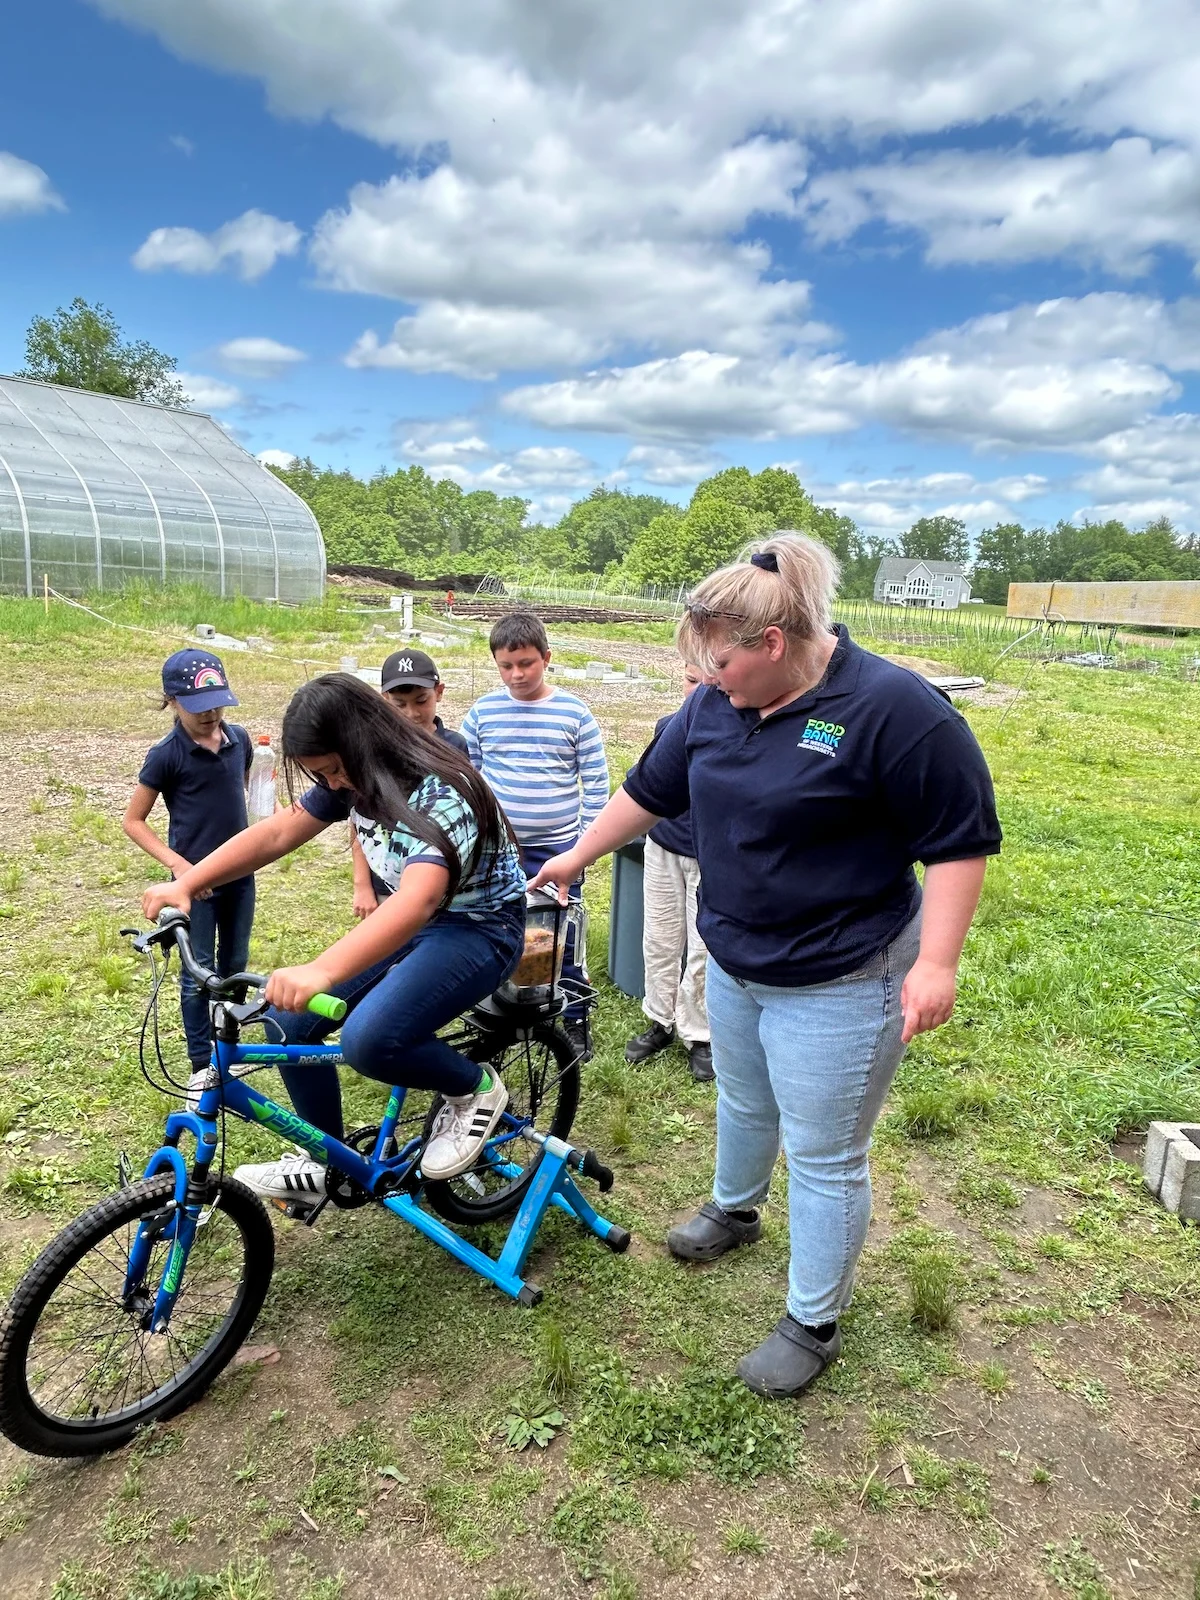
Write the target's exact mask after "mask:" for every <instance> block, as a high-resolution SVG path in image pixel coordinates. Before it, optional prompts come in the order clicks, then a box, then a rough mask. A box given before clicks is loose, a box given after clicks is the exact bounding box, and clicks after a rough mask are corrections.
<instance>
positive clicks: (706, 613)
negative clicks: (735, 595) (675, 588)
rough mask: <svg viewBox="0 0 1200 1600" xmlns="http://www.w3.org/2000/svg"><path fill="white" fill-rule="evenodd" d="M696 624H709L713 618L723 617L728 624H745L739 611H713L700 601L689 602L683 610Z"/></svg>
mask: <svg viewBox="0 0 1200 1600" xmlns="http://www.w3.org/2000/svg"><path fill="white" fill-rule="evenodd" d="M683 609H684V610H685V611H686V612H687V614H688V616H689V617H692V618H693V619H694V620H695V621H696V622H711V621H712V620H713V618H714V617H724V618H725V619H726V621H728V622H745V620H746V619H745V617H744V616H743V615H742V613H741V612H740V611H715V610H714V609H713V608H712V606H706V605H705V604H704V603H703V602H702V601H700V600H689V601H688V602H687V604H686V605H685V606H684V608H683Z"/></svg>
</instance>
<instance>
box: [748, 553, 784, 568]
mask: <svg viewBox="0 0 1200 1600" xmlns="http://www.w3.org/2000/svg"><path fill="white" fill-rule="evenodd" d="M750 565H751V566H752V567H761V568H762V569H763V571H764V572H778V571H779V557H778V556H777V555H776V554H775V552H774V550H756V551H755V552H754V554H753V555H752V556H751V557H750Z"/></svg>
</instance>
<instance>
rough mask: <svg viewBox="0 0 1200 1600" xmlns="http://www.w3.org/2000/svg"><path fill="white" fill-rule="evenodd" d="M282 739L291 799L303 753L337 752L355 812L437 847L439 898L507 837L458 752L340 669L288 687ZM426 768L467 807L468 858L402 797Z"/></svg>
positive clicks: (299, 781)
mask: <svg viewBox="0 0 1200 1600" xmlns="http://www.w3.org/2000/svg"><path fill="white" fill-rule="evenodd" d="M282 745H283V762H284V773H285V776H286V778H287V788H288V795H289V797H290V798H291V799H292V800H295V799H296V796H297V793H298V792H299V791H301V790H302V789H304V788H305V787H307V780H308V778H309V776H310V775H309V774H308V773H307V772H306V771H305V768H304V762H305V760H306V759H307V758H309V757H311V756H337V757H338V759H339V760H340V761H341V763H342V766H343V767H344V768H345V771H346V776H347V778H349V780H350V782H351V784H352V785H353V788H354V793H355V808H356V809H357V810H359V811H361V813H362V814H363V816H367V817H370V818H371V819H372V820H373V821H375V822H380V823H383V824H384V825H385V826H387V827H389V828H395V827H397V826H399V827H403V828H405V829H407V831H408V832H410V833H413V834H415V835H416V837H417V838H418V839H421V840H422V841H423V842H424V843H425V844H428V845H432V846H433V848H434V849H435V850H439V851H440V852H441V853H442V855H444V856H445V858H446V866H447V868H448V870H449V873H450V884H449V887H448V888H447V890H446V901H445V903H446V904H448V903H449V902H450V901H451V900H452V899H453V898H454V896H455V895H456V894H457V893H458V887H459V884H460V883H461V882H462V880H463V878H464V877H466V876H468V875H469V874H470V873H471V872H472V871H474V869H475V866H476V864H477V863H478V862H479V860H480V859H481V857H482V856H483V855H484V854H485V853H486V854H487V855H489V856H490V857H491V858H492V859H494V858H495V856H496V855H497V854H498V852H499V851H500V850H501V849H502V848H503V847H504V846H505V845H506V844H507V843H508V841H509V840H510V839H512V829H511V827H510V826H509V822H508V818H507V817H506V816H505V815H504V813H503V811H501V809H500V806H499V804H498V803H497V800H496V797H495V795H493V793H492V791H491V790H490V789H489V788H488V786H487V784H486V783H485V782H484V781H483V779H482V778H481V777H480V775H479V774H478V773H477V772H476V771H475V768H474V767H473V766H472V765H471V763H470V762H469V761H468V760H467V758H466V756H465V755H463V754H462V753H461V751H458V750H455V749H453V748H452V747H451V746H450V745H448V744H447V743H446V741H445V740H444V739H442V738H439V737H438V735H437V734H436V733H430V732H429V731H428V730H427V729H425V728H421V727H418V725H417V724H416V723H415V722H410V721H409V720H408V719H407V718H405V717H402V716H401V715H400V713H399V712H398V711H397V710H396V709H395V707H394V706H393V705H391V703H390V702H389V701H388V700H387V699H385V697H384V696H383V695H381V694H378V693H376V691H375V690H374V689H369V688H368V687H367V685H366V684H365V683H363V682H362V680H361V679H359V678H355V677H353V676H352V675H351V674H350V673H348V672H327V673H325V674H323V675H322V676H321V677H319V678H311V679H310V680H309V681H308V682H307V683H305V684H302V685H301V686H300V688H299V689H297V690H296V692H295V694H294V695H293V696H292V698H291V702H290V704H289V705H288V708H287V710H286V711H285V712H284V714H283V740H282ZM430 773H433V775H434V776H435V777H437V778H440V779H441V780H442V782H443V783H446V784H448V785H449V786H450V787H451V788H452V789H456V790H457V791H458V793H459V794H460V795H462V797H463V799H464V800H465V801H466V802H467V804H468V805H469V806H470V808H471V810H472V811H473V812H474V814H475V822H476V826H477V827H478V830H479V831H478V837H477V838H476V841H475V848H474V849H473V850H472V852H471V858H470V860H469V861H461V860H460V859H459V856H458V851H457V850H456V849H455V846H454V845H453V843H452V842H451V840H450V837H449V835H448V834H447V833H446V831H445V829H444V828H441V827H439V826H438V824H437V823H436V822H435V821H434V820H433V818H432V817H429V816H426V815H425V813H424V812H421V811H416V810H414V808H413V807H412V806H410V805H409V803H408V797H409V795H410V794H411V793H412V791H413V790H414V789H415V788H416V787H417V785H418V784H419V783H420V782H421V779H422V778H425V777H427V776H428V775H429V774H430Z"/></svg>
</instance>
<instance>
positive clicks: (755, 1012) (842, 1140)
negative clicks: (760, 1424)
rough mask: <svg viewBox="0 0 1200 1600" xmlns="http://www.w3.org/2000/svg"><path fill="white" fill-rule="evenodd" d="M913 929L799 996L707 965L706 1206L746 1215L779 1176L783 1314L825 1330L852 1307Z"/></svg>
mask: <svg viewBox="0 0 1200 1600" xmlns="http://www.w3.org/2000/svg"><path fill="white" fill-rule="evenodd" d="M920 929H921V919H920V916H919V915H918V916H916V917H914V918H913V920H912V921H911V922H910V923H909V924H908V926H907V927H906V928H904V929H902V930H901V932H900V933H899V934H898V935H897V937H896V938H895V939H894V940H893V941H892V943H891V944H890V945H888V946H887V947H886V949H884V950H882V951H880V953H879V955H877V956H875V957H874V958H873V959H872V960H871V961H869V962H868V963H867V964H866V966H865V967H861V968H860V969H859V970H858V971H857V972H852V973H849V974H847V976H846V977H844V978H836V979H834V980H833V981H832V982H831V983H817V984H813V985H811V986H810V987H807V988H803V989H774V988H769V987H768V986H767V985H766V984H761V983H746V982H743V981H742V980H741V979H740V978H731V977H730V976H729V974H728V973H727V972H724V971H723V970H722V969H721V968H720V967H719V966H718V965H717V964H716V962H715V961H714V960H713V959H712V957H711V956H710V957H709V962H708V976H707V989H706V1000H707V1004H708V1019H709V1023H710V1025H711V1028H712V1052H713V1065H714V1067H715V1068H716V1074H717V1170H716V1178H715V1181H714V1184H713V1199H714V1200H715V1201H716V1203H717V1204H718V1205H719V1206H722V1207H724V1209H725V1210H726V1211H741V1210H747V1209H749V1208H750V1207H752V1206H757V1205H759V1204H760V1203H761V1202H762V1201H763V1200H765V1199H766V1196H767V1187H768V1185H769V1183H770V1181H771V1172H772V1169H773V1168H774V1166H775V1161H776V1158H777V1157H778V1155H779V1150H780V1145H781V1144H782V1147H783V1151H784V1154H785V1156H786V1159H787V1168H788V1221H789V1226H790V1229H791V1238H792V1251H791V1267H790V1270H789V1273H788V1296H787V1308H788V1311H789V1312H790V1313H791V1315H792V1316H793V1317H795V1318H796V1319H797V1321H799V1322H803V1323H807V1324H809V1325H813V1326H820V1325H821V1324H822V1323H826V1322H833V1321H834V1320H835V1319H836V1318H837V1317H838V1316H840V1314H841V1313H842V1312H843V1311H844V1310H845V1309H846V1307H847V1306H848V1305H849V1303H850V1296H851V1293H852V1291H853V1288H854V1269H855V1266H856V1264H857V1262H858V1257H859V1255H860V1253H861V1251H862V1247H863V1244H864V1243H865V1241H866V1237H867V1224H868V1223H869V1222H870V1220H871V1176H870V1172H869V1169H868V1166H867V1152H868V1150H869V1149H870V1147H871V1131H872V1129H873V1128H874V1126H875V1122H876V1119H877V1118H878V1116H879V1113H880V1111H881V1110H882V1108H883V1102H884V1099H885V1097H886V1095H887V1092H888V1088H889V1087H890V1085H891V1082H892V1078H893V1077H894V1076H895V1073H896V1068H897V1067H898V1066H899V1065H900V1058H901V1056H902V1055H903V1054H904V1046H903V1045H902V1044H901V1043H900V1033H901V1029H902V1026H903V1018H902V1016H901V1013H900V989H901V986H902V984H903V982H904V978H905V974H906V973H907V972H908V969H909V968H910V967H911V966H912V964H913V962H914V961H915V960H916V957H917V949H918V945H919V942H920Z"/></svg>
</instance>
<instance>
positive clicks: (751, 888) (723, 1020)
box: [531, 533, 1000, 1399]
mask: <svg viewBox="0 0 1200 1600" xmlns="http://www.w3.org/2000/svg"><path fill="white" fill-rule="evenodd" d="M837 577H838V567H837V562H836V561H835V559H834V557H833V555H832V554H831V552H830V551H829V550H828V549H827V548H826V547H825V546H824V545H823V544H820V543H819V542H818V541H816V540H815V539H810V538H808V537H806V536H805V535H802V534H797V533H780V534H776V535H775V536H774V537H772V538H770V539H767V540H765V541H763V542H761V543H759V544H758V545H755V546H751V547H750V549H749V550H747V551H746V552H745V553H744V554H743V556H742V558H741V559H740V560H739V561H737V562H735V563H733V564H732V565H731V566H728V567H723V568H721V570H720V571H718V572H715V573H713V575H712V576H711V577H709V578H707V579H705V581H704V582H703V583H702V584H700V586H699V587H698V588H697V589H696V591H695V592H694V594H693V595H692V597H691V599H690V601H689V603H688V605H687V608H686V610H685V613H684V617H683V620H682V622H681V624H680V628H679V647H680V650H681V652H682V653H683V655H684V656H685V658H686V659H688V660H694V661H696V662H698V663H699V665H700V667H701V669H702V670H703V672H704V674H705V684H704V687H702V688H700V689H698V690H697V691H696V693H695V694H694V695H692V696H691V698H690V699H689V700H688V701H687V702H686V703H685V705H684V706H683V708H682V709H681V710H680V711H678V712H677V713H676V714H675V716H674V717H672V718H671V720H670V721H669V722H668V723H667V725H666V727H665V728H664V729H663V731H662V733H661V735H660V736H659V737H658V738H657V739H656V740H655V742H654V743H653V744H652V745H651V746H650V749H649V750H648V751H647V752H646V754H645V755H644V756H643V757H642V758H641V760H640V761H639V762H638V765H637V767H636V768H635V769H634V771H632V772H631V773H630V774H629V775H628V777H627V778H626V779H625V782H624V785H623V786H622V787H621V788H620V789H618V790H617V792H616V794H615V795H613V797H612V799H611V800H610V801H609V803H608V805H607V806H606V807H605V809H604V810H603V811H602V812H601V814H600V816H599V817H598V818H597V820H596V821H595V822H594V823H593V824H592V826H591V827H590V828H589V829H588V830H587V831H586V832H585V833H584V835H583V837H582V838H581V839H580V841H579V843H578V844H577V845H576V846H575V848H574V849H573V850H570V851H568V852H566V854H564V855H561V856H558V857H556V858H555V859H553V860H551V861H548V862H547V863H546V865H545V866H544V867H543V868H542V870H541V872H539V873H538V875H537V877H536V878H535V879H534V881H533V883H532V885H531V887H533V888H536V887H538V886H539V885H541V884H543V883H546V882H553V883H556V884H558V885H559V886H560V893H561V888H562V886H563V885H565V884H568V883H572V882H574V881H575V879H576V878H578V877H579V876H580V874H581V873H582V871H583V870H584V868H585V867H588V866H590V865H591V864H592V863H593V862H594V861H596V860H597V859H598V858H599V857H600V856H602V855H605V854H607V853H608V852H609V851H610V850H613V849H615V848H616V847H617V846H618V845H621V844H624V843H626V842H627V841H629V840H630V839H633V838H636V837H637V836H638V835H639V834H642V833H645V832H646V831H647V829H648V828H650V827H651V826H653V825H654V824H655V822H657V821H658V819H659V818H662V817H676V816H680V815H682V814H683V813H684V812H685V811H687V810H688V809H689V807H690V809H691V817H692V828H693V832H694V836H695V846H696V855H697V858H698V860H699V863H700V875H701V888H700V909H699V915H698V927H699V933H700V937H701V938H702V939H703V941H704V943H705V945H706V946H707V948H708V951H709V964H708V973H707V981H706V1001H707V1007H708V1018H709V1024H710V1027H711V1030H712V1052H713V1064H714V1067H715V1069H716V1077H717V1159H716V1174H715V1181H714V1185H713V1196H712V1199H711V1200H709V1201H707V1202H706V1203H705V1204H703V1205H701V1206H700V1208H699V1210H698V1211H697V1212H696V1213H695V1215H694V1216H692V1217H690V1218H689V1219H688V1220H687V1221H685V1222H683V1223H681V1224H680V1225H679V1226H677V1227H675V1228H672V1229H671V1231H670V1233H669V1234H668V1236H667V1246H668V1248H669V1250H670V1251H671V1253H672V1254H673V1255H674V1256H676V1257H678V1258H679V1259H681V1260H683V1261H714V1260H716V1259H717V1258H718V1257H719V1256H722V1255H724V1254H725V1253H726V1252H727V1251H729V1250H732V1249H735V1248H736V1247H738V1246H743V1245H749V1244H752V1243H753V1242H754V1241H755V1240H757V1239H758V1238H759V1236H760V1234H761V1231H762V1223H761V1220H760V1218H759V1209H758V1208H759V1206H760V1205H761V1204H762V1202H763V1201H764V1200H765V1199H766V1197H767V1189H768V1185H769V1183H770V1179H771V1173H772V1170H773V1169H774V1166H775V1163H776V1160H777V1158H778V1155H779V1151H780V1148H781V1147H782V1149H783V1152H784V1156H785V1158H786V1161H787V1167H788V1206H789V1222H790V1229H791V1245H792V1248H791V1266H790V1271H789V1277H788V1292H787V1304H786V1309H785V1314H784V1316H783V1317H782V1318H781V1319H780V1320H779V1322H778V1323H777V1324H776V1326H775V1328H774V1330H773V1331H772V1332H771V1333H770V1334H768V1336H767V1337H766V1338H765V1339H764V1340H763V1341H762V1343H761V1344H759V1345H758V1346H757V1348H756V1349H754V1350H752V1351H751V1352H750V1353H749V1354H748V1355H746V1356H744V1357H743V1358H742V1360H741V1361H740V1362H739V1364H738V1369H737V1370H738V1375H739V1377H741V1378H742V1380H743V1381H744V1382H745V1383H746V1384H747V1385H748V1386H749V1387H750V1388H751V1389H753V1390H754V1391H755V1392H756V1393H758V1394H762V1395H766V1396H768V1397H770V1398H772V1399H782V1398H783V1397H785V1396H788V1395H794V1394H798V1393H800V1392H801V1390H803V1389H805V1388H807V1386H808V1385H809V1384H810V1383H811V1382H812V1381H813V1380H814V1379H815V1378H816V1377H818V1376H819V1375H820V1374H821V1373H822V1372H823V1371H824V1370H825V1368H826V1367H827V1366H828V1365H829V1364H830V1362H832V1361H834V1360H835V1359H836V1357H837V1355H838V1353H839V1352H840V1350H841V1331H840V1327H839V1318H840V1317H841V1315H842V1313H843V1312H844V1311H845V1310H846V1308H847V1306H848V1305H849V1303H850V1296H851V1292H852V1289H853V1285H854V1272H855V1266H856V1264H857V1261H858V1257H859V1254H860V1252H861V1251H862V1247H863V1243H864V1241H865V1239H866V1233H867V1224H868V1222H869V1220H870V1215H871V1183H870V1175H869V1172H868V1167H867V1152H868V1150H869V1148H870V1143H871V1132H872V1129H873V1127H874V1124H875V1121H876V1119H877V1117H878V1116H879V1112H880V1109H881V1108H882V1106H883V1102H884V1098H885V1096H886V1094H887V1091H888V1087H889V1085H890V1084H891V1081H892V1078H893V1076H894V1075H895V1072H896V1068H897V1066H898V1065H899V1062H900V1058H901V1056H902V1055H903V1053H904V1049H905V1046H906V1045H907V1044H908V1042H909V1040H910V1039H912V1038H913V1037H914V1035H916V1034H918V1033H923V1032H925V1031H927V1030H928V1029H931V1028H937V1027H940V1026H941V1024H942V1023H944V1022H945V1021H946V1020H947V1019H948V1018H949V1016H950V1014H951V1012H952V1011H953V1009H954V999H955V987H956V975H957V969H958V962H959V957H960V955H961V953H962V948H963V942H964V940H965V938H966V935H967V930H968V928H969V927H970V924H971V919H972V917H973V915H974V912H975V906H976V904H977V902H978V899H979V893H980V890H981V888H982V885H983V876H984V868H985V865H986V858H987V857H988V856H989V855H994V854H995V853H996V852H997V851H998V850H999V848H1000V826H999V823H998V822H997V819H996V810H995V803H994V799H993V795H992V783H991V778H990V776H989V774H988V769H987V765H986V763H985V761H984V759H983V754H982V752H981V751H980V749H979V746H978V744H977V743H976V741H975V738H974V736H973V734H972V733H971V730H970V728H969V727H968V726H967V723H966V722H965V720H964V719H963V718H962V717H961V716H960V715H959V713H958V712H957V711H955V710H954V708H953V707H952V706H951V705H950V703H949V701H948V700H947V699H945V697H944V696H942V695H941V694H940V692H939V691H938V690H937V689H935V688H934V687H933V686H932V685H931V684H928V683H926V682H925V681H924V679H922V678H919V677H917V676H916V674H915V673H912V672H909V671H906V670H905V669H904V668H903V667H898V666H895V665H893V664H892V663H890V662H888V661H885V660H883V658H882V657H880V656H877V655H873V654H872V653H871V652H870V651H867V650H863V649H861V648H860V647H859V646H858V645H856V644H855V643H854V642H853V641H852V640H851V638H850V636H849V634H848V633H847V631H846V629H845V628H844V627H843V626H841V625H838V626H836V627H835V626H834V625H833V623H832V620H831V607H832V602H833V596H834V591H835V588H836V584H837ZM918 862H920V863H923V865H924V868H925V874H924V889H923V891H922V888H921V887H920V886H919V884H918V882H917V877H916V874H915V872H914V870H913V868H914V865H915V864H916V863H918Z"/></svg>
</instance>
